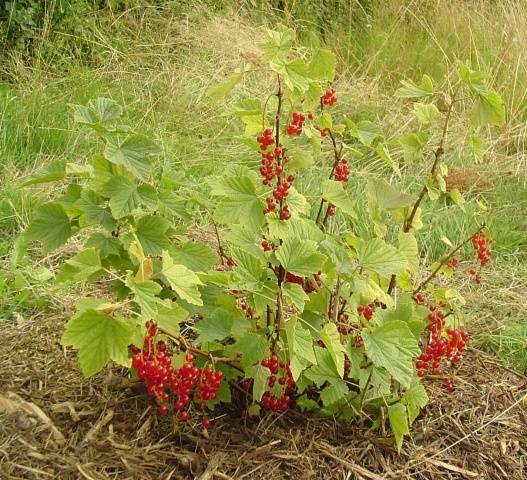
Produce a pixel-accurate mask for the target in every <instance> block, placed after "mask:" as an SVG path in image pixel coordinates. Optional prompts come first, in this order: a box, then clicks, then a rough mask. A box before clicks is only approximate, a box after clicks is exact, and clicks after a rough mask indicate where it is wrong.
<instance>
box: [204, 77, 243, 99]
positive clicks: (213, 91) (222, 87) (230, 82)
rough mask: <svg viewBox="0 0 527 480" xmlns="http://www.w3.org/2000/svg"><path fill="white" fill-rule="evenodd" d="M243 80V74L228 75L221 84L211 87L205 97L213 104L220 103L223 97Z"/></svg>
mask: <svg viewBox="0 0 527 480" xmlns="http://www.w3.org/2000/svg"><path fill="white" fill-rule="evenodd" d="M242 78H243V72H237V73H234V74H232V75H229V76H228V77H226V78H225V79H223V80H222V81H221V82H219V83H217V84H216V85H213V86H212V87H210V88H209V89H208V90H207V95H208V96H209V97H210V98H211V100H213V101H214V102H218V101H220V100H221V99H222V98H223V97H225V95H227V94H228V93H230V92H231V91H232V89H233V88H234V87H235V86H236V85H238V83H240V81H241V79H242Z"/></svg>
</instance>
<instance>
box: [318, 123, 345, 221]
mask: <svg viewBox="0 0 527 480" xmlns="http://www.w3.org/2000/svg"><path fill="white" fill-rule="evenodd" d="M329 138H330V139H331V144H332V146H333V156H334V158H335V160H334V162H333V165H332V167H331V173H330V174H329V179H330V180H331V179H332V178H333V175H334V174H335V169H336V168H337V165H338V164H339V163H340V161H341V160H342V150H343V145H341V146H340V149H339V147H338V145H337V140H336V139H335V136H334V135H333V132H332V131H331V130H329ZM325 202H326V201H325V200H324V199H323V198H321V199H320V206H319V207H318V213H317V217H316V219H315V223H318V221H319V220H320V215H322V209H323V208H324V203H325ZM328 209H329V207H328ZM327 219H328V210H326V214H325V216H324V219H323V220H322V224H321V228H322V229H323V227H324V225H325V223H326V221H327Z"/></svg>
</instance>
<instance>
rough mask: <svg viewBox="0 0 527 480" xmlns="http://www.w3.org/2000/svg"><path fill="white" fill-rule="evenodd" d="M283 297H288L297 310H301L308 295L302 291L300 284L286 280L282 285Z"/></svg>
mask: <svg viewBox="0 0 527 480" xmlns="http://www.w3.org/2000/svg"><path fill="white" fill-rule="evenodd" d="M282 292H283V294H284V297H285V298H286V299H288V300H289V301H290V302H291V303H292V304H293V305H294V306H295V307H296V308H297V310H298V311H300V312H303V311H304V307H305V305H306V302H308V301H309V295H308V294H307V293H306V292H304V289H303V288H302V286H301V285H298V284H297V283H291V282H287V283H285V284H284V285H283V286H282Z"/></svg>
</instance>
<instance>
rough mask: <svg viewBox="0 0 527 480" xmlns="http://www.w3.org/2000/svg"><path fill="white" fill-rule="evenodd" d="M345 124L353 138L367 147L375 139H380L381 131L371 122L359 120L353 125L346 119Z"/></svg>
mask: <svg viewBox="0 0 527 480" xmlns="http://www.w3.org/2000/svg"><path fill="white" fill-rule="evenodd" d="M346 124H347V125H348V128H349V129H350V133H351V135H352V136H353V137H356V138H358V139H359V141H360V142H361V143H362V144H363V145H366V146H367V147H369V146H370V145H371V144H372V143H373V141H374V140H375V139H377V138H378V137H382V131H381V129H380V128H379V126H378V125H375V123H373V122H371V121H370V120H360V121H359V122H357V123H355V122H353V121H351V120H349V119H346Z"/></svg>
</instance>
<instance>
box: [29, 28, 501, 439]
mask: <svg viewBox="0 0 527 480" xmlns="http://www.w3.org/2000/svg"><path fill="white" fill-rule="evenodd" d="M266 32H267V34H268V39H267V41H266V43H265V44H263V45H262V51H263V54H264V56H265V57H266V58H267V60H268V68H267V69H266V68H259V69H257V70H251V69H244V70H243V72H242V73H239V72H238V73H236V74H235V75H233V76H231V77H228V78H227V79H225V80H224V81H223V82H221V83H220V84H219V85H217V86H214V87H213V90H211V92H210V94H211V97H212V98H214V100H215V101H218V100H221V98H222V96H226V95H227V94H228V93H229V91H230V90H231V89H233V88H236V84H237V82H240V81H243V79H244V78H246V77H247V76H249V75H262V76H264V77H265V78H264V82H262V83H261V84H262V85H274V86H273V87H272V88H271V89H270V90H269V91H268V92H265V93H263V94H262V97H261V98H246V99H243V100H241V101H239V102H235V103H234V104H233V105H230V106H228V107H226V111H228V112H232V113H233V115H234V116H235V117H236V118H237V119H238V121H239V122H240V126H242V127H243V133H242V134H241V135H240V136H241V138H242V142H243V145H244V148H246V149H247V150H246V152H245V154H244V155H245V157H244V158H246V159H247V162H244V161H242V158H240V159H239V160H240V161H238V162H235V163H233V164H232V165H227V166H222V168H221V171H220V172H219V174H218V175H212V176H210V177H207V178H206V179H200V181H199V182H191V181H189V182H186V183H185V182H178V181H174V178H179V177H178V176H177V175H176V174H175V173H174V172H170V171H167V170H166V169H165V168H164V167H162V166H161V162H159V161H158V160H157V156H158V154H159V153H160V152H161V150H160V149H159V148H158V147H157V144H156V142H154V141H153V140H151V139H150V138H149V137H148V136H146V135H144V134H142V133H138V132H135V131H134V130H133V129H132V128H130V127H125V126H123V124H122V118H121V117H122V115H123V110H122V108H121V107H120V106H119V105H117V104H116V103H115V102H113V101H112V100H109V99H102V98H100V99H96V100H94V101H92V102H90V103H89V104H88V105H87V106H80V105H79V106H74V107H73V108H74V111H73V114H74V119H75V121H76V122H77V123H78V124H80V125H81V126H82V127H83V128H85V129H88V130H93V131H95V132H96V135H97V137H98V138H99V139H101V140H102V142H103V144H104V145H103V148H102V154H100V155H95V156H93V158H92V159H91V160H90V161H89V164H88V165H76V166H74V168H73V167H71V166H70V167H68V168H66V167H64V168H63V169H62V170H58V171H54V173H53V177H52V179H53V180H57V179H58V180H60V181H63V182H65V183H67V182H69V183H70V184H69V187H68V189H67V190H66V193H65V194H64V195H62V196H59V197H57V198H56V199H55V200H53V201H51V202H49V203H47V204H44V205H43V206H42V207H41V208H40V209H39V210H38V211H37V212H36V215H35V218H34V220H33V222H32V223H31V225H30V227H29V229H28V230H27V231H26V232H25V235H26V237H27V238H28V239H29V240H38V241H41V242H42V244H43V247H44V249H45V250H53V249H56V248H58V247H60V246H61V245H63V244H64V243H66V242H67V241H68V240H69V238H70V237H73V236H75V235H77V233H78V232H80V231H81V230H82V231H83V234H82V235H79V236H77V238H78V239H79V241H80V239H81V240H82V241H83V242H84V245H83V248H82V250H81V251H80V252H78V253H76V254H75V255H73V256H71V257H70V258H68V259H67V260H66V261H65V263H64V265H63V266H62V267H61V269H60V271H59V272H58V273H57V282H58V283H65V282H79V281H84V282H93V281H99V280H101V279H105V280H106V281H107V282H112V283H113V285H112V288H111V289H108V290H107V291H104V292H101V289H100V288H97V289H96V290H95V292H96V294H95V295H94V296H90V297H88V298H84V299H81V300H79V302H77V310H76V312H75V314H74V315H73V316H72V318H71V319H70V321H69V322H68V325H67V327H66V330H65V332H64V335H63V337H62V344H63V345H64V346H71V347H74V348H76V349H77V350H78V351H79V362H80V366H81V369H82V371H83V372H84V374H85V375H86V376H91V375H94V374H96V373H98V372H100V371H101V370H102V369H103V368H104V367H105V365H106V364H107V363H108V362H110V361H113V362H115V363H117V364H119V365H122V366H125V367H129V368H130V369H131V371H132V372H133V374H134V375H136V376H137V378H138V379H139V380H140V381H142V382H144V384H145V386H146V391H147V393H148V396H149V397H150V398H151V401H152V402H153V403H155V404H156V405H157V411H158V413H159V414H161V415H166V414H169V413H172V414H173V415H175V416H176V418H177V419H178V420H179V421H180V422H188V424H189V426H190V427H191V428H196V427H197V426H200V427H199V428H201V427H202V428H203V429H209V428H211V427H212V426H213V424H214V423H213V422H211V418H210V417H211V416H212V415H213V413H212V412H213V411H214V409H215V408H217V407H218V405H219V404H230V405H231V411H232V410H233V409H235V410H236V411H237V413H238V414H239V416H241V417H242V418H243V420H244V421H251V420H252V419H254V418H255V417H258V416H259V415H262V414H264V413H265V412H269V414H275V413H276V414H282V413H284V412H286V411H287V410H288V409H291V408H297V409H300V410H302V411H314V412H316V413H317V414H320V415H326V416H331V417H335V418H337V419H339V420H342V421H349V420H352V419H353V418H355V417H361V416H364V417H365V418H367V419H374V418H376V417H377V416H379V415H381V414H386V415H387V417H386V418H388V420H389V422H390V425H391V427H392V430H393V433H394V436H395V440H396V444H397V446H398V448H400V447H401V443H402V440H403V436H404V435H406V434H408V431H409V430H408V427H409V425H410V424H411V423H412V422H413V421H414V420H415V419H416V418H417V416H418V414H419V412H420V410H421V409H422V408H423V407H425V406H426V404H427V401H428V396H427V392H426V389H425V387H424V384H423V379H425V378H426V382H428V381H430V382H433V381H442V382H443V384H444V387H445V388H446V390H448V391H451V390H452V389H453V388H454V384H455V380H454V379H455V372H456V368H457V366H458V365H459V363H460V362H461V361H462V356H463V352H464V349H465V348H466V345H467V343H468V341H469V335H468V333H467V331H466V329H465V328H464V327H463V326H462V307H463V305H464V299H463V297H462V296H461V293H460V292H459V291H458V290H456V289H455V288H454V286H455V285H454V283H455V282H456V281H462V278H466V276H465V277H463V276H462V275H460V270H463V271H466V272H468V276H469V277H470V278H474V281H476V283H480V281H481V277H480V270H481V268H482V267H484V266H486V265H487V264H488V262H489V260H490V258H491V250H490V246H491V240H490V237H489V235H488V232H486V230H485V219H484V218H483V215H484V214H483V213H481V214H477V215H474V216H473V218H471V219H470V220H471V221H473V223H475V224H479V227H475V228H474V230H473V231H472V232H469V233H467V237H466V238H459V239H457V240H456V241H455V242H453V243H451V242H450V241H449V248H450V250H448V251H446V252H445V254H444V255H443V257H441V258H440V259H438V260H437V261H436V262H435V263H433V264H431V265H427V264H426V263H425V260H424V259H423V258H422V257H421V255H420V248H419V244H418V238H422V236H418V235H416V232H417V231H418V230H419V229H420V228H421V227H422V226H423V224H424V222H425V220H426V221H433V222H437V221H439V220H438V219H437V218H435V217H434V218H433V219H432V220H430V219H429V218H428V217H426V216H424V215H423V210H424V209H425V208H426V207H427V206H428V205H429V203H431V202H435V201H444V197H449V198H450V199H451V200H452V202H451V203H449V204H448V209H449V212H448V213H447V214H449V215H459V214H460V213H459V212H458V209H462V207H463V204H462V199H461V195H460V192H458V191H456V190H451V191H448V190H447V185H446V182H445V179H444V177H445V175H446V174H447V173H448V161H449V159H450V158H451V157H457V156H459V155H460V152H459V151H457V149H459V148H465V147H464V146H459V145H450V144H449V143H448V142H447V136H446V133H447V132H448V130H449V127H450V120H451V119H452V118H453V117H454V116H456V115H459V114H460V112H459V111H458V106H459V105H460V104H459V102H457V100H458V99H459V98H463V100H464V103H465V104H466V103H467V102H469V101H470V102H472V103H473V107H474V109H475V110H474V111H475V112H477V115H473V116H472V117H471V118H472V120H471V121H472V123H471V124H470V131H469V132H468V134H469V135H468V136H469V137H470V138H474V137H475V135H476V134H477V132H481V131H485V132H487V131H489V130H490V129H488V128H480V127H482V126H485V125H491V126H492V125H498V124H500V123H501V122H502V120H503V116H504V111H503V103H502V102H501V99H500V98H499V96H498V95H497V94H496V92H494V91H493V90H491V89H490V88H489V86H488V85H487V83H486V79H487V76H486V75H485V74H484V73H482V72H476V71H473V70H471V69H470V68H468V67H467V66H465V65H460V68H459V75H458V78H457V80H456V81H453V82H452V84H453V89H452V90H451V91H446V92H442V91H440V90H439V89H438V88H437V87H436V86H434V84H433V82H432V80H431V79H430V78H429V77H428V76H426V75H425V76H423V78H422V79H421V81H420V82H419V83H414V82H411V81H405V82H403V85H402V87H401V88H399V89H398V90H397V91H396V92H395V96H396V97H397V98H400V99H404V101H401V102H400V104H399V106H398V108H400V109H401V110H402V111H406V110H407V105H408V103H412V104H413V109H411V111H412V112H414V113H413V114H412V115H415V119H410V120H411V121H408V122H406V124H407V125H410V126H412V130H411V131H407V132H405V133H404V135H402V136H400V137H398V138H397V139H396V143H397V144H398V145H399V146H400V147H401V148H399V149H396V150H394V151H393V152H390V148H391V146H392V145H393V144H394V141H393V138H392V137H391V136H385V135H384V132H383V130H382V129H381V128H380V126H379V125H377V124H375V123H374V122H372V121H371V119H370V118H373V115H370V116H369V118H368V119H366V118H363V116H362V115H361V114H360V113H358V112H356V111H354V110H353V109H352V108H350V107H349V106H348V105H347V104H346V102H345V92H343V93H342V94H341V93H340V92H339V82H338V79H336V58H335V56H334V55H333V54H332V53H331V52H330V51H329V50H326V49H323V48H319V49H316V50H314V51H311V50H309V49H306V48H304V47H301V46H300V45H298V44H297V43H296V40H295V33H294V31H292V30H290V29H287V28H285V27H279V28H278V29H277V30H273V31H272V30H266ZM259 93H262V92H259ZM461 96H462V97H461ZM444 98H447V99H449V103H448V104H447V106H446V108H445V106H444V105H441V110H439V109H438V108H437V107H436V103H439V100H441V102H442V103H443V104H444ZM343 99H344V100H343ZM474 122H476V123H474ZM460 123H463V124H468V122H460ZM240 136H236V139H238V138H239V137H240ZM233 140H235V139H234V138H233ZM482 141H483V139H480V142H482ZM472 143H474V142H472ZM399 151H401V152H402V153H401V155H399V154H398V153H397V152H399ZM373 158H378V159H380V160H381V161H382V164H383V165H385V168H384V169H383V170H382V172H380V171H376V172H375V174H374V173H373V172H372V171H370V170H369V169H368V168H367V164H368V162H371V160H372V159H373ZM255 165H256V167H255V168H253V167H254V166H255ZM403 170H404V171H408V175H407V177H412V178H413V179H414V180H415V181H416V182H417V183H418V184H419V185H418V188H415V187H414V184H412V185H404V184H403V183H400V184H399V183H398V182H397V179H398V178H399V177H400V176H401V171H403ZM50 178H51V177H50V175H49V174H46V172H44V174H43V176H41V177H36V178H33V179H31V180H29V181H28V182H27V183H28V184H29V185H36V184H38V183H43V182H48V181H50ZM419 178H421V180H419ZM387 179H389V181H388V180H387ZM351 192H363V194H361V195H357V194H356V193H353V194H352V193H351ZM197 211H199V214H200V216H201V217H203V218H209V219H210V223H211V229H213V230H214V242H211V243H210V244H205V243H203V242H197V241H193V240H191V239H190V237H187V236H185V231H186V228H187V227H189V226H190V225H191V223H190V220H191V218H192V216H191V213H196V212H197ZM365 225H366V228H365V227H364V226H365ZM470 242H472V246H473V248H474V250H475V256H476V261H477V263H476V265H477V267H475V266H474V265H470V266H468V268H467V270H465V262H466V259H465V257H464V255H465V253H466V252H465V248H464V247H465V246H466V245H467V244H468V243H470ZM455 244H457V246H454V245H455ZM439 280H440V281H439ZM105 284H106V283H105ZM445 378H446V380H445Z"/></svg>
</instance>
